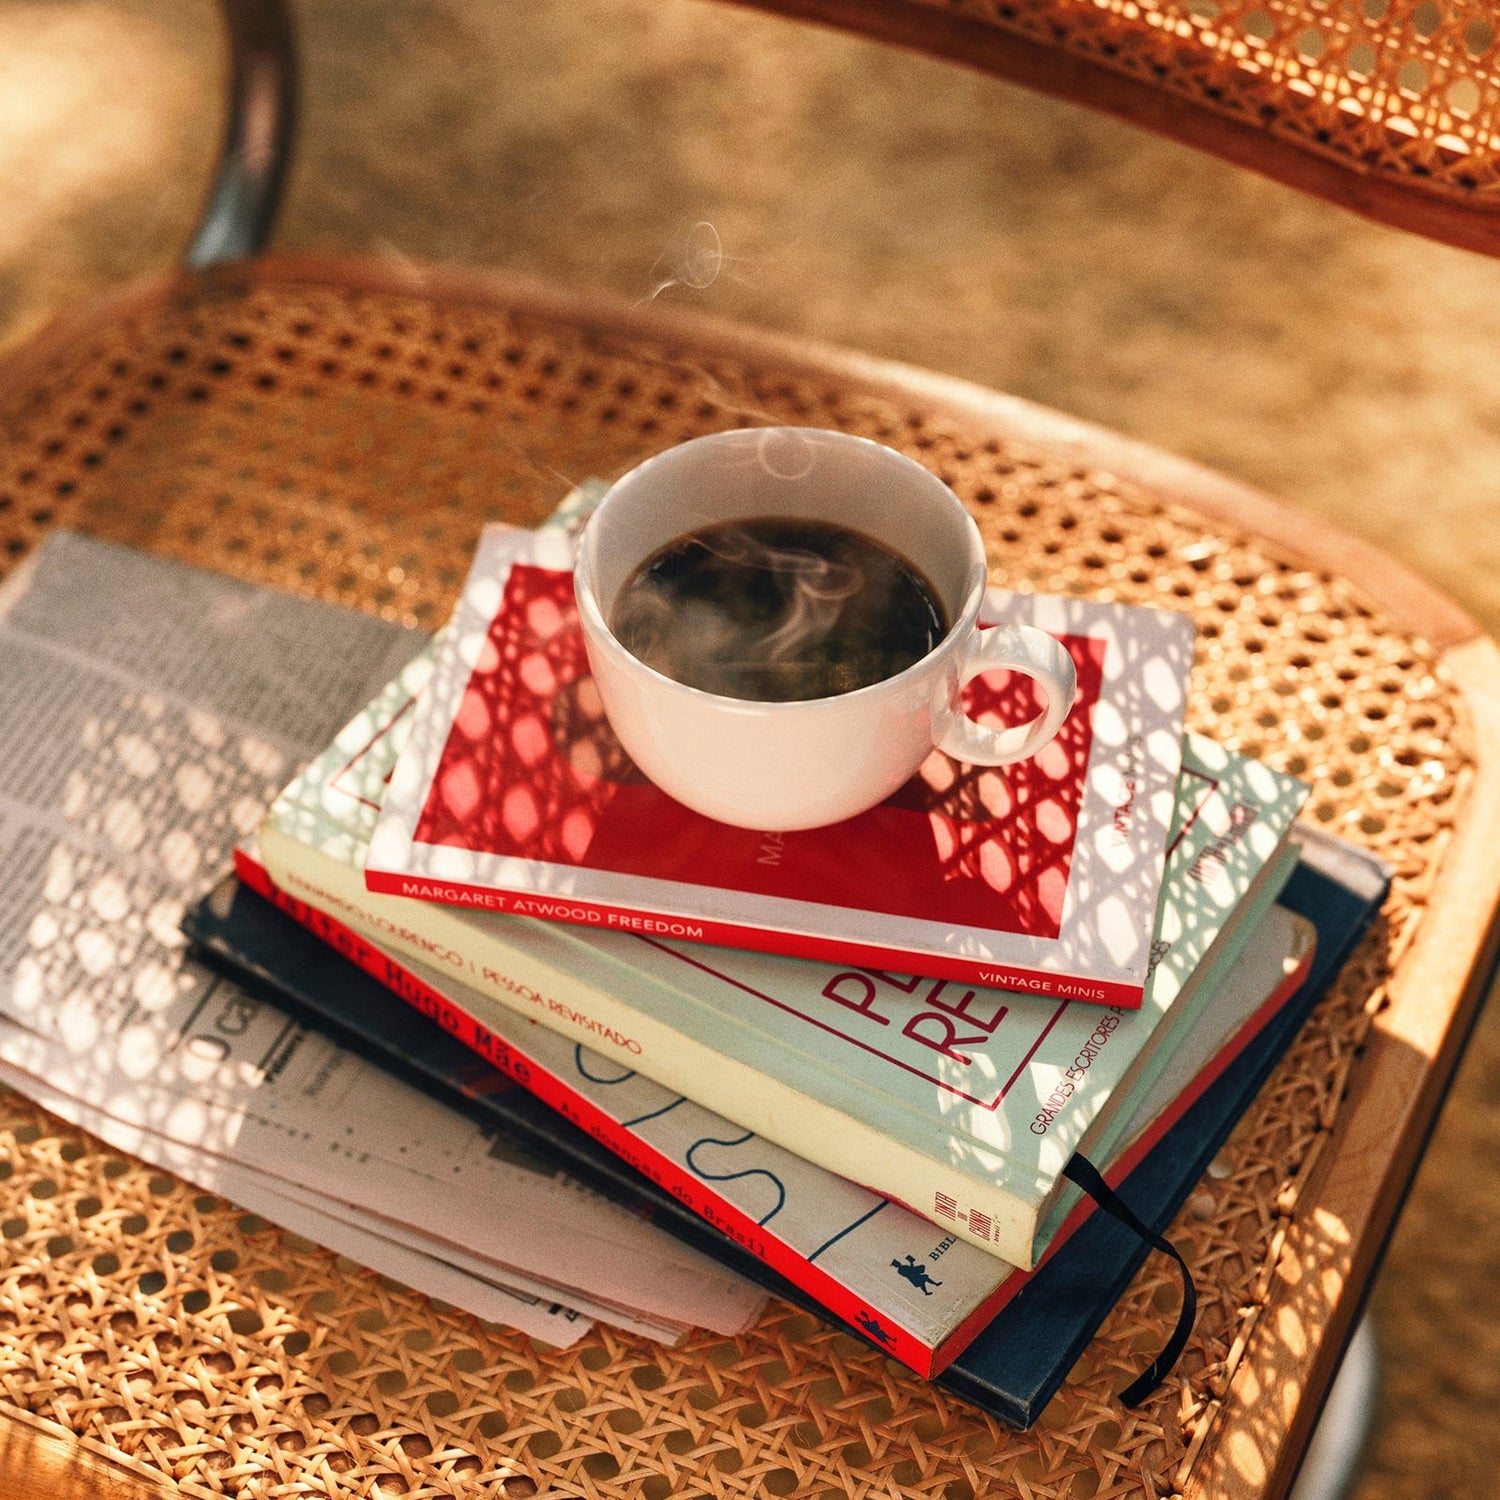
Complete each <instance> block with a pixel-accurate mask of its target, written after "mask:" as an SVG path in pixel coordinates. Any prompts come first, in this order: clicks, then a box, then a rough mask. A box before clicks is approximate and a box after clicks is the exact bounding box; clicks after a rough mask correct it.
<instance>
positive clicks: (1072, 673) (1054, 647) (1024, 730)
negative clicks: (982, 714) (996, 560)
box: [938, 625, 1078, 766]
mask: <svg viewBox="0 0 1500 1500" xmlns="http://www.w3.org/2000/svg"><path fill="white" fill-rule="evenodd" d="M1002 667H1003V668H1005V669H1007V670H1009V671H1012V672H1021V673H1023V674H1024V675H1025V676H1027V677H1030V678H1031V679H1032V681H1034V682H1035V683H1036V685H1037V686H1038V687H1039V688H1040V689H1041V690H1042V696H1043V697H1044V698H1045V699H1046V700H1047V702H1046V707H1045V708H1043V710H1042V712H1041V713H1039V714H1038V715H1037V716H1036V718H1034V719H1033V720H1031V722H1030V723H1029V724H1010V725H1007V726H1006V727H1005V728H1004V729H996V728H993V727H991V726H990V725H988V724H980V723H977V722H976V721H975V720H973V719H971V718H970V717H969V716H968V715H967V714H966V713H964V711H963V709H962V707H959V706H955V708H954V711H953V715H952V718H951V720H950V722H949V724H948V727H947V729H946V730H945V731H944V733H943V736H942V738H941V739H940V740H939V741H938V749H939V750H941V751H943V753H944V754H946V755H951V756H952V757H953V758H954V759H955V760H961V761H965V762H967V763H968V764H969V765H975V766H1007V765H1010V764H1011V762H1012V761H1018V760H1025V759H1026V758H1027V757H1028V756H1032V755H1035V754H1036V752H1037V751H1038V750H1040V749H1041V748H1042V746H1043V745H1045V744H1046V743H1047V741H1048V740H1050V739H1051V738H1052V737H1053V735H1055V734H1056V733H1057V731H1058V730H1059V729H1061V728H1062V724H1063V720H1064V719H1066V718H1067V717H1068V713H1069V711H1070V710H1071V709H1072V707H1073V699H1074V697H1075V696H1076V695H1077V692H1078V673H1077V670H1076V668H1075V667H1074V666H1073V658H1072V657H1071V656H1069V655H1068V653H1067V651H1066V650H1065V649H1064V648H1063V644H1062V642H1061V641H1059V640H1058V639H1057V638H1056V637H1055V636H1051V635H1048V634H1047V632H1046V631H1045V630H1038V629H1037V628H1036V627H1035V626H1033V625H995V626H991V627H990V629H988V630H976V631H975V632H974V634H973V635H971V636H970V637H969V643H968V646H967V648H966V650H965V652H964V655H963V658H962V660H961V661H960V662H959V669H958V688H959V691H960V692H961V691H962V690H963V688H964V687H965V686H966V685H967V684H968V683H970V682H972V681H973V680H974V678H976V677H978V676H979V675H980V674H981V673H983V672H993V671H997V670H999V669H1000V668H1002Z"/></svg>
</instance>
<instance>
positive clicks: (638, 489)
mask: <svg viewBox="0 0 1500 1500" xmlns="http://www.w3.org/2000/svg"><path fill="white" fill-rule="evenodd" d="M757 516H760V517H764V516H786V517H798V518H812V519H817V520H824V521H835V522H838V523H840V524H842V525H844V526H849V527H852V528H853V529H854V530H856V531H860V532H863V533H864V534H865V535H866V536H868V537H873V538H874V539H875V540H876V541H879V542H883V543H884V544H885V545H886V546H887V547H889V548H891V549H892V550H894V551H895V552H897V553H898V554H899V555H901V556H902V557H904V558H906V559H907V560H908V561H909V562H910V563H912V564H913V565H914V566H915V567H916V568H917V569H918V571H919V572H920V573H921V574H922V576H923V577H924V578H926V579H927V581H928V582H929V583H930V584H931V585H932V586H933V588H934V590H935V591H936V593H937V594H938V596H939V598H940V599H941V601H942V604H943V607H944V610H945V612H946V614H947V617H948V619H949V620H950V621H951V622H952V623H951V625H950V628H949V630H948V633H947V635H945V636H944V637H943V639H942V640H941V641H940V642H939V643H938V644H937V645H936V646H935V647H934V648H933V649H932V650H931V651H929V652H928V653H927V655H926V656H924V657H923V658H922V659H921V660H920V661H918V662H916V663H914V664H913V665H912V666H909V667H907V668H906V669H905V670H904V671H902V672H899V673H897V674H896V675H894V676H892V677H888V678H885V679H884V680H883V681H880V682H876V683H872V684H871V685H869V686H867V687H862V688H858V689H856V690H854V691H852V692H847V693H841V694H839V695H837V696H835V697H828V698H811V699H798V700H794V701H791V702H762V701H758V700H757V701H752V700H748V699H743V698H731V697H725V696H722V695H720V694H717V693H710V692H705V691H703V690H702V689H701V688H695V687H689V686H686V685H685V684H683V683H681V682H677V681H675V680H674V679H673V678H671V677H667V676H664V675H663V674H662V673H660V672H658V671H655V670H654V669H653V668H651V667H648V666H647V665H646V664H645V663H644V662H643V661H641V660H640V659H639V658H638V657H636V656H634V655H633V654H632V653H631V652H630V651H629V650H627V649H626V647H625V646H624V645H622V644H621V642H620V641H619V640H618V639H617V638H616V636H615V635H614V633H613V631H612V630H611V629H610V626H609V619H610V616H611V614H612V612H613V610H614V606H615V601H616V599H617V598H618V596H619V593H620V590H621V589H622V588H623V586H624V585H625V584H626V582H627V581H628V580H629V579H630V577H631V576H632V574H633V573H634V572H635V571H636V569H637V567H638V566H639V565H640V564H641V563H642V562H644V561H645V560H646V559H647V558H649V557H651V556H652V555H653V554H655V553H656V552H657V551H659V550H660V549H661V548H663V547H665V546H666V545H667V544H668V543H669V542H672V541H675V540H676V539H677V538H679V537H682V536H684V535H685V534H687V533H688V532H691V531H694V530H696V529H698V528H700V527H702V526H705V525H710V524H714V523H717V522H720V521H730V520H741V519H748V518H752V517H757ZM985 579H986V570H985V558H984V546H983V543H982V542H981V541H980V537H979V529H978V527H977V526H975V524H974V521H973V518H972V517H971V516H970V515H969V513H968V512H967V511H966V510H965V509H964V507H963V504H962V503H961V502H960V501H959V499H958V497H957V496H956V495H954V493H953V492H952V490H950V489H949V488H948V487H947V485H945V484H944V483H943V482H942V481H941V480H940V479H938V478H937V476H936V475H934V474H932V473H930V472H929V471H928V470H927V469H924V468H923V467H922V466H921V465H920V464H918V463H915V462H913V460H911V459H909V458H907V457H905V456H904V455H903V454H900V453H897V452H895V451H894V450H893V449H890V448H886V447H883V446H882V445H881V444H879V443H875V442H871V441H870V440H869V439H867V438H859V437H851V436H849V435H848V434H846V433H840V432H831V431H825V430H823V429H821V428H808V427H764V428H750V429H742V430H738V431H734V432H723V433H715V434H713V435H711V436H708V437H701V438H695V439H692V440H691V441H689V442H686V443H683V444H681V445H680V446H678V447H675V448H670V449H668V450H666V451H665V452H663V453H659V454H657V455H656V456H655V457H654V458H650V459H648V460H646V461H645V462H644V463H642V464H641V465H639V466H638V467H637V468H635V469H632V470H631V471H630V472H629V473H628V474H626V475H625V476H624V477H623V478H621V479H619V480H617V481H616V482H615V483H614V484H613V485H612V486H611V487H610V489H609V491H608V492H607V493H606V494H605V496H604V498H603V500H602V501H601V502H600V503H599V507H598V509H597V510H596V511H595V512H594V514H593V515H592V516H591V517H590V519H589V522H588V524H587V526H586V527H585V528H584V532H583V536H582V538H581V540H580V543H579V548H578V557H577V563H576V566H575V570H574V589H575V592H576V594H577V599H578V613H579V619H580V621H581V623H582V627H583V633H584V640H585V643H586V646H587V649H588V656H589V664H590V667H591V669H592V671H593V674H594V680H595V682H596V683H597V685H598V688H599V693H600V697H601V699H602V700H603V703H604V711H605V713H606V714H607V715H608V718H609V722H610V726H611V727H612V728H613V730H614V732H615V734H616V735H617V736H618V737H619V739H620V742H621V744H622V745H624V747H625V749H626V751H627V752H628V753H629V755H630V756H631V758H632V759H633V760H634V761H635V763H636V765H637V766H639V768H640V769H641V771H642V772H643V773H644V774H645V775H646V776H648V777H649V778H650V779H651V780H652V781H654V782H655V783H656V785H657V786H659V787H660V788H661V789H662V790H663V791H665V792H667V793H668V794H669V795H671V796H672V797H675V798H676V799H677V800H678V801H679V802H682V803H685V804H686V805H687V806H688V807H691V808H693V809H694V810H695V811H697V812H701V813H704V814H706V815H707V816H709V817H711V818H717V819H719V820H720V821H721V822H725V823H733V824H736V825H738V826H740V827H744V828H756V829H764V830H766V831H768V832H771V831H775V832H791V831H793V830H795V829H799V828H812V827H817V826H820V825H822V824H826V823H836V822H839V821H841V820H842V819H844V818H849V817H853V816H854V815H855V814H856V813H859V812H863V811H865V809H867V808H870V807H873V806H874V805H875V804H876V803H878V802H881V801H883V800H884V799H885V798H886V797H888V796H890V795H891V793H893V792H894V791H896V790H897V788H898V787H900V786H901V785H902V784H903V783H904V782H905V781H906V780H908V779H909V778H910V777H911V775H912V774H913V773H914V772H915V771H916V769H917V767H918V766H920V765H921V763H922V762H923V761H924V760H925V759H926V758H927V756H928V755H929V754H930V753H931V751H932V749H933V747H934V746H936V747H937V748H938V749H940V750H943V751H945V752H947V753H948V754H949V755H952V756H953V757H955V758H956V759H958V760H961V761H966V762H969V763H971V764H977V765H986V766H998V765H1007V764H1009V763H1011V762H1012V761H1018V760H1023V759H1025V758H1026V757H1028V756H1031V755H1034V754H1035V753H1036V752H1037V751H1038V750H1040V749H1041V748H1042V746H1043V745H1045V744H1046V743H1047V742H1048V741H1049V740H1050V739H1052V737H1053V736H1054V735H1055V734H1056V733H1057V731H1058V729H1059V728H1060V727H1061V725H1062V722H1063V720H1064V719H1065V718H1066V717H1067V715H1068V711H1069V709H1070V708H1071V707H1072V705H1073V697H1074V693H1075V691H1076V683H1075V675H1074V668H1073V661H1072V658H1071V657H1070V656H1069V655H1068V653H1067V652H1066V651H1065V650H1064V649H1063V647H1062V645H1061V643H1060V642H1059V641H1057V640H1056V639H1055V638H1054V637H1052V636H1050V635H1048V634H1047V633H1046V632H1045V631H1041V630H1037V629H1035V628H1033V627H1031V626H1028V625H1012V626H996V627H993V628H990V629H985V630H980V629H978V628H977V621H978V617H979V607H980V604H981V602H982V600H983V597H984V588H985ZM1001 668H1004V669H1007V670H1009V671H1012V672H1021V673H1024V674H1025V675H1026V676H1028V677H1031V678H1033V679H1034V680H1035V681H1036V683H1037V685H1038V687H1039V689H1040V690H1041V693H1042V696H1043V698H1044V700H1045V703H1046V707H1045V709H1044V710H1043V712H1042V713H1041V714H1039V715H1038V716H1037V717H1036V718H1035V719H1033V720H1032V721H1031V722H1029V723H1027V724H1021V725H1013V726H1007V727H1004V728H995V727H992V726H988V725H984V724H979V723H976V722H975V721H974V720H973V719H971V718H969V717H968V716H967V715H966V714H965V713H964V710H963V705H962V699H961V693H962V689H963V687H964V685H965V684H966V683H967V682H969V681H970V680H971V679H972V678H974V677H977V676H978V675H979V674H980V673H982V672H988V671H993V670H997V669H1001Z"/></svg>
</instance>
